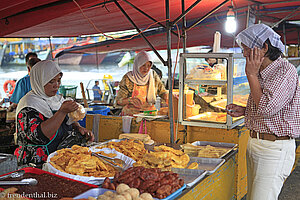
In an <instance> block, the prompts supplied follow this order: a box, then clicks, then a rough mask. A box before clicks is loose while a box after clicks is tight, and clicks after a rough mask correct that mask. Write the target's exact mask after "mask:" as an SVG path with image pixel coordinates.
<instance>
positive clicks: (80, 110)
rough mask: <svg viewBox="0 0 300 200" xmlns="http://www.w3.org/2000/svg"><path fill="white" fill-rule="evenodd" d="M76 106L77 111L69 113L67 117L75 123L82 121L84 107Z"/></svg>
mask: <svg viewBox="0 0 300 200" xmlns="http://www.w3.org/2000/svg"><path fill="white" fill-rule="evenodd" d="M75 103H76V102H75ZM76 104H77V105H78V107H77V109H76V110H75V111H73V112H71V113H69V117H70V118H71V119H72V120H73V121H75V122H77V121H79V120H82V119H83V118H84V117H85V109H84V107H83V106H82V105H80V104H79V103H76Z"/></svg>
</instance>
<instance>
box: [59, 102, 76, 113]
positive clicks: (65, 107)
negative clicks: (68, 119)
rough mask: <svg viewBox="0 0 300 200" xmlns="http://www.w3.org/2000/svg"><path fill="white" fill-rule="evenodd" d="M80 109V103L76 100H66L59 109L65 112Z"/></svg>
mask: <svg viewBox="0 0 300 200" xmlns="http://www.w3.org/2000/svg"><path fill="white" fill-rule="evenodd" d="M77 109H78V104H77V103H76V102H75V101H64V102H63V103H62V105H61V106H60V108H59V110H60V111H61V112H63V113H65V114H67V113H70V112H73V111H75V110H77Z"/></svg>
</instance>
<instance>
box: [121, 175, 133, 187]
mask: <svg viewBox="0 0 300 200" xmlns="http://www.w3.org/2000/svg"><path fill="white" fill-rule="evenodd" d="M133 180H134V177H133V176H131V177H128V178H127V179H124V180H122V183H125V184H127V185H129V184H130V183H131V182H133Z"/></svg>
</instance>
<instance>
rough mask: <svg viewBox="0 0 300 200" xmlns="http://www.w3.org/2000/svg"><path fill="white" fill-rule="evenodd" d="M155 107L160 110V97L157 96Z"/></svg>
mask: <svg viewBox="0 0 300 200" xmlns="http://www.w3.org/2000/svg"><path fill="white" fill-rule="evenodd" d="M155 108H156V110H157V111H159V110H160V97H156V101H155Z"/></svg>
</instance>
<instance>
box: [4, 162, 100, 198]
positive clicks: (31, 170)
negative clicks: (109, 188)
mask: <svg viewBox="0 0 300 200" xmlns="http://www.w3.org/2000/svg"><path fill="white" fill-rule="evenodd" d="M20 170H24V171H25V174H26V173H32V174H49V175H52V176H56V177H59V178H63V179H66V180H70V181H73V182H77V183H81V184H84V185H87V186H89V187H91V189H92V188H97V187H99V186H97V185H93V184H89V183H85V182H82V181H77V180H74V179H71V178H67V177H64V176H59V175H57V174H53V173H50V172H47V171H44V170H41V169H38V168H33V167H25V168H22V169H20ZM12 172H13V171H12ZM12 172H9V173H6V174H10V173H12ZM6 174H3V175H1V176H4V175H6ZM1 176H0V177H1ZM12 187H13V186H12ZM3 190H4V189H3V188H1V187H0V191H3ZM27 199H29V198H27Z"/></svg>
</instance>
